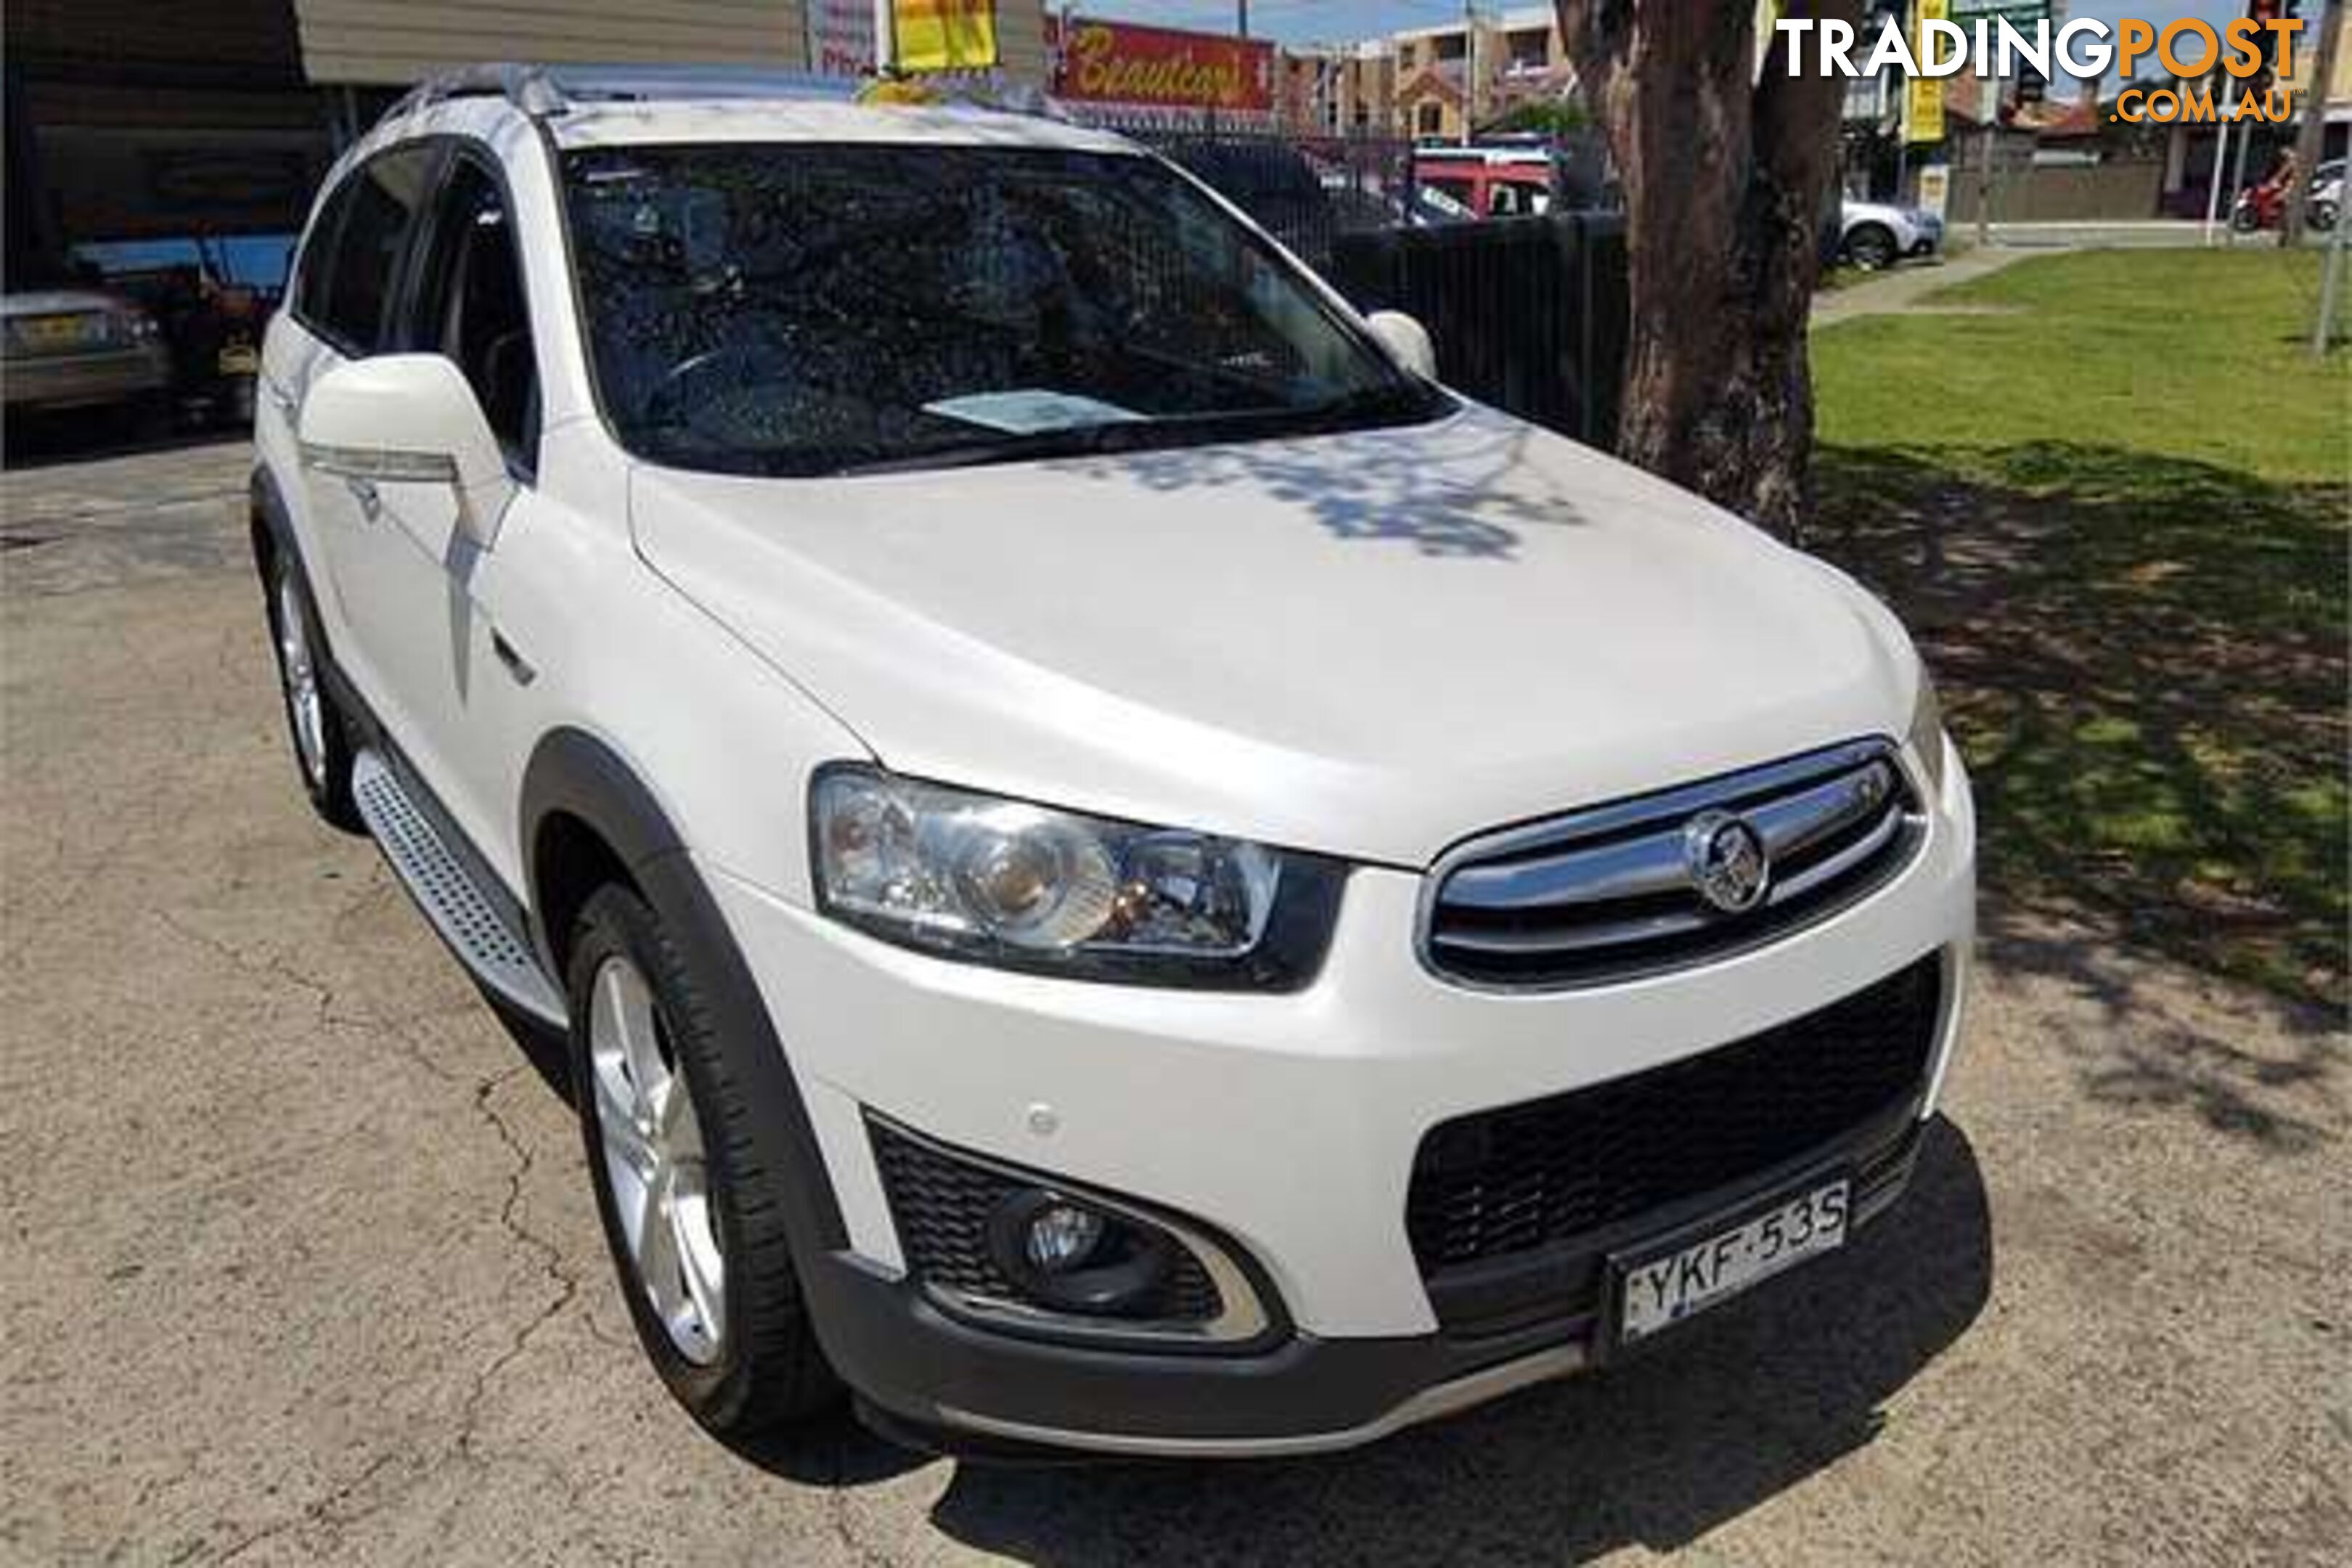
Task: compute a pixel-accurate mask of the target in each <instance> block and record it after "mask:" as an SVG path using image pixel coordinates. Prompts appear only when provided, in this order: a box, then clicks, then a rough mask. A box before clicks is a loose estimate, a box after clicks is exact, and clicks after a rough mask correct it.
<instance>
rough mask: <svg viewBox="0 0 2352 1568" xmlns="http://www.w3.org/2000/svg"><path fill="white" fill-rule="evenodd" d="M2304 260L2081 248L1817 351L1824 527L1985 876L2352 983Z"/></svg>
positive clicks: (2326, 440)
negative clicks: (1980, 844) (1924, 707)
mask: <svg viewBox="0 0 2352 1568" xmlns="http://www.w3.org/2000/svg"><path fill="white" fill-rule="evenodd" d="M2318 260H2319V258H2318V257H2317V256H2315V255H2313V254H2308V253H2306V254H2302V255H2293V256H2289V255H2282V254H2279V253H2276V252H2269V251H2264V252H2238V253H2231V252H2203V251H2142V252H2123V251H2113V252H2095V253H2086V254H2080V255H2069V256H2057V257H2050V258H2038V259H2035V260H2032V261H2027V262H2023V263H2020V264H2018V265H2017V266H2014V267H2012V268H2009V269H2007V270H2006V271H2003V272H2000V273H1996V274H1993V275H1991V276H1990V277H1987V278H1983V279H1978V280H1977V281H1975V282H1973V283H1970V284H1968V285H1965V286H1963V287H1961V288H1958V289H1949V290H1947V291H1945V292H1943V293H1941V294H1938V295H1937V296H1935V297H1934V298H1933V300H1931V301H1930V304H1931V306H1933V307H1942V306H1950V305H1963V306H1968V307H1971V308H1973V309H1976V310H1984V309H1987V308H1990V309H1991V310H1995V311H1997V312H1999V313H1993V314H1983V313H1976V314H1966V315H1961V314H1943V315H1939V314H1935V313H1932V311H1931V312H1930V313H1922V314H1911V315H1903V316H1886V317H1874V318H1864V319H1861V320H1858V321H1851V322H1847V323H1844V324H1842V325H1838V326H1834V327H1831V328H1827V329H1824V330H1823V331H1821V332H1819V333H1817V334H1816V336H1815V338H1814V342H1813V357H1814V370H1815V375H1816V387H1817V391H1818V395H1819V399H1820V414H1821V440H1822V448H1821V455H1820V465H1819V469H1818V474H1819V479H1820V483H1821V490H1822V506H1821V510H1820V519H1819V525H1818V531H1817V533H1816V535H1815V536H1814V537H1813V538H1812V539H1811V541H1810V542H1811V543H1812V544H1813V545H1814V546H1815V547H1816V548H1818V549H1821V550H1822V552H1824V553H1826V554H1828V555H1830V556H1832V558H1835V559H1838V560H1841V561H1842V562H1843V563H1845V564H1847V565H1848V566H1850V567H1852V568H1853V570H1855V571H1856V572H1857V573H1859V574H1861V575H1863V576H1864V578H1865V579H1867V580H1869V581H1871V582H1872V583H1873V584H1875V585H1876V586H1877V587H1878V588H1879V589H1880V590H1881V591H1882V592H1884V593H1885V594H1886V595H1888V596H1889V597H1890V598H1891V599H1892V600H1893V601H1895V604H1896V605H1898V607H1900V608H1901V609H1902V610H1903V611H1904V612H1905V614H1906V618H1908V619H1909V620H1910V622H1911V623H1912V625H1913V626H1914V628H1915V630H1916V631H1917V632H1918V634H1919V637H1920V643H1921V646H1922V647H1923V648H1924V649H1925V650H1926V651H1927V655H1928V657H1929V658H1930V660H1931V661H1932V662H1933V663H1934V664H1935V666H1936V668H1937V676H1938V679H1939V680H1940V681H1941V682H1942V684H1943V687H1944V693H1945V700H1946V707H1947V710H1948V713H1949V714H1950V717H1951V721H1952V726H1953V730H1954V731H1955V733H1956V735H1957V736H1958V739H1959V741H1960V743H1961V746H1962V749H1963V750H1964V751H1965V752H1966V753H1967V754H1968V757H1969V762H1970V763H1971V766H1972V767H1973V768H1974V770H1975V772H1976V774H1977V781H1978V792H1979V807H1980V810H1981V814H1982V825H1983V830H1984V847H1985V865H1986V870H1987V876H1988V879H1989V881H1990V884H1991V886H1992V887H1993V889H1994V890H1995V891H1996V892H1997V893H1999V894H2000V895H2001V896H2002V897H2003V898H2005V899H2007V900H2010V901H2011V903H2012V904H2013V905H2017V906H2021V907H2037V906H2038V907H2047V908H2052V909H2061V910H2067V911H2070V912H2077V913H2081V912H2088V913H2092V914H2095V915H2104V916H2105V917H2106V918H2107V919H2109V920H2110V921H2113V922H2115V923H2116V924H2117V925H2119V926H2120V927H2121V929H2123V930H2124V931H2126V933H2127V934H2128V935H2130V936H2132V937H2135V938H2137V939H2139V940H2142V941H2145V942H2151V943H2153V944H2155V945H2157V946H2158V947H2160V948H2163V949H2165V950H2167V951H2169V952H2174V953H2176V954H2177V955H2179V956H2181V957H2184V958H2188V959H2189V960H2191V961H2193V962H2196V963H2200V964H2203V965H2205V966H2207V967H2210V968H2212V969H2214V970H2217V971H2220V972H2222V973H2231V974H2235V975H2239V976H2242V977H2244V978H2248V979H2252V980H2254V981H2257V982H2259V983H2261V984H2266V985H2269V986H2271V987H2273V988H2274V989H2277V990H2280V991H2283V992H2285V993H2288V994H2297V995H2302V996H2305V997H2309V998H2313V999H2315V1000H2324V1001H2326V1002H2329V1003H2331V1004H2336V1005H2341V1004H2342V1003H2343V1001H2344V1000H2345V997H2346V985H2347V966H2346V922H2347V917H2352V909H2347V893H2346V889H2347V863H2352V834H2347V812H2352V801H2347V790H2346V754H2347V742H2352V727H2347V721H2346V698H2347V679H2352V668H2347V617H2346V606H2347V593H2352V350H2339V351H2338V352H2337V353H2336V355H2335V356H2334V357H2333V358H2332V359H2331V360H2330V361H2329V362H2327V363H2325V364H2319V363H2314V362H2313V361H2312V360H2311V359H2310V358H2309V356H2308V354H2307V353H2306V351H2305V346H2304V345H2305V334H2306V333H2307V331H2308V329H2309V325H2310V320H2311V307H2312V303H2313V301H2314V300H2315V297H2316V294H2317V291H2318Z"/></svg>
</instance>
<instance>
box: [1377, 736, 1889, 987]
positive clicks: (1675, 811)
mask: <svg viewBox="0 0 2352 1568" xmlns="http://www.w3.org/2000/svg"><path fill="white" fill-rule="evenodd" d="M1726 820H1736V821H1737V822H1738V823H1742V824H1745V825H1746V826H1748V828H1749V829H1751V830H1752V832H1753V835H1754V837H1755V839H1756V840H1757V841H1759V842H1760V844H1761V846H1762V847H1763V850H1764V854H1765V858H1766V860H1767V862H1768V863H1769V868H1770V870H1769V879H1767V880H1766V882H1765V884H1764V890H1763V892H1762V894H1761V897H1760V899H1759V901H1758V902H1756V904H1755V905H1754V906H1753V907H1752V908H1748V909H1745V910H1740V911H1738V912H1736V913H1727V912H1725V911H1724V910H1721V909H1719V908H1717V907H1716V906H1715V905H1713V904H1711V903H1710V902H1709V901H1708V900H1707V899H1706V897H1704V896H1703V895H1702V893H1701V891H1700V888H1699V885H1698V882H1697V880H1696V878H1695V877H1694V876H1693V874H1692V871H1691V869H1690V863H1689V862H1690V849H1689V844H1688V839H1689V835H1690V834H1691V832H1692V831H1693V827H1694V824H1701V825H1702V827H1701V830H1704V823H1705V822H1706V821H1715V822H1723V821H1726ZM1924 837H1925V835H1924V832H1923V830H1922V823H1921V819H1920V817H1919V816H1918V815H1917V811H1916V805H1914V802H1913V798H1912V795H1911V793H1910V789H1909V786H1908V785H1907V784H1906V783H1905V782H1904V778H1903V772H1902V769H1901V768H1900V767H1899V766H1898V765H1897V763H1896V760H1895V748H1894V747H1893V746H1892V745H1890V744H1888V743H1887V742H1884V741H1863V742H1854V743H1853V744H1851V745H1844V746H1835V747H1832V748H1831V749H1829V750H1827V751H1823V752H1811V753H1809V754H1808V755H1805V756H1802V757H1796V758H1792V759H1790V761H1788V762H1784V763H1773V764H1771V765H1770V766H1768V767H1761V768H1754V769H1750V770H1748V772H1746V773H1734V774H1731V775H1729V776H1727V777H1725V778H1720V779H1715V780H1711V781H1709V782H1707V783H1705V784H1692V785H1687V786H1685V787H1683V788H1680V789H1673V790H1667V791H1664V792H1662V793H1660V794H1657V795H1642V796H1639V797H1637V798H1635V799H1633V800H1626V801H1620V802H1617V803H1615V804H1614V805H1601V806H1594V807H1591V808H1589V809H1587V810H1583V811H1579V812H1575V813H1572V814H1570V816H1561V817H1555V818H1552V819H1550V820H1549V821H1545V822H1539V823H1536V824H1533V825H1531V826H1526V827H1516V828H1509V829H1506V830H1505V831H1503V832H1500V833H1496V834H1490V835H1487V836H1486V837H1481V838H1477V839H1475V840H1473V841H1471V842H1470V843H1468V844H1465V845H1464V846H1462V847H1460V848H1458V849H1455V850H1454V851H1453V852H1451V853H1450V854H1448V855H1447V856H1446V857H1445V858H1444V859H1443V860H1441V861H1440V862H1439V863H1438V866H1437V869H1436V870H1435V871H1434V872H1433V874H1432V875H1433V892H1432V894H1431V897H1430V900H1429V904H1428V908H1427V910H1426V912H1425V915H1424V918H1423V930H1422V952H1423V957H1424V959H1425V960H1426V962H1427V963H1428V964H1429V966H1430V968H1431V969H1433V970H1434V971H1435V972H1436V973H1439V974H1440V975H1443V976H1444V977H1445V978H1447V979H1451V980H1455V981H1459V982H1462V983H1464V984H1470V985H1476V986H1482V987H1487V988H1497V989H1516V988H1521V987H1525V988H1530V989H1547V988H1548V989H1558V988H1561V987H1566V986H1574V985H1589V984H1601V983H1602V982H1605V981H1611V980H1622V979H1626V978H1629V977H1632V976H1634V975H1638V974H1645V973H1654V972H1656V971H1659V970H1664V969H1671V968H1675V967H1677V966H1679V965H1683V964H1689V963H1704V962H1706V961H1708V960H1711V959H1716V958H1719V957H1722V956H1723V955H1725V954H1726V953H1728V952H1738V951H1741V950H1744V949H1746V948H1749V947H1753V946H1756V945H1758V944H1759V943H1762V942H1770V941H1773V940H1775V939H1777V938H1779V937H1782V936H1785V935H1787V934H1789V933H1790V931H1795V930H1797V929H1799V928H1800V927H1801V926H1804V925H1807V924H1810V923H1811V922H1812V921H1818V920H1821V919H1822V918H1824V917H1825V916H1828V915H1830V914H1833V913H1835V912H1836V911H1837V910H1842V909H1844V908H1846V907H1848V906H1849V905H1851V904H1853V903H1854V902H1855V901H1857V900H1860V899H1862V898H1863V897H1864V896H1865V895H1866V894H1868V893H1869V892H1871V891H1872V890H1873V889H1876V888H1878V887H1880V886H1883V885H1884V884H1885V882H1886V881H1887V880H1888V879H1891V878H1892V877H1894V875H1895V873H1896V872H1897V871H1899V870H1901V869H1902V868H1903V867H1904V866H1905V865H1906V864H1907V863H1908V862H1909V861H1910V859H1911V857H1912V855H1913V854H1914V853H1915V852H1916V850H1917V848H1918V847H1919V844H1920V843H1921V841H1922V840H1923V838H1924Z"/></svg>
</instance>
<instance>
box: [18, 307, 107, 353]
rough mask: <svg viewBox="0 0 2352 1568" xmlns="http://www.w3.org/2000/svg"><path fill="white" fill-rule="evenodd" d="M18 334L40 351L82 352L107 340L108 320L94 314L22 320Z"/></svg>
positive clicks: (20, 320) (38, 317)
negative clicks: (75, 350) (87, 343)
mask: <svg viewBox="0 0 2352 1568" xmlns="http://www.w3.org/2000/svg"><path fill="white" fill-rule="evenodd" d="M16 331H17V332H18V333H19V334H20V335H21V336H22V337H23V339H24V341H25V342H26V345H27V346H29V347H32V348H37V349H70V348H79V347H80V346H81V345H82V344H84V343H86V342H100V340H102V339H103V338H104V337H105V336H106V318H105V317H104V316H101V315H98V314H95V313H87V314H82V315H76V316H32V317H28V318H20V319H19V320H18V321H17V322H16Z"/></svg>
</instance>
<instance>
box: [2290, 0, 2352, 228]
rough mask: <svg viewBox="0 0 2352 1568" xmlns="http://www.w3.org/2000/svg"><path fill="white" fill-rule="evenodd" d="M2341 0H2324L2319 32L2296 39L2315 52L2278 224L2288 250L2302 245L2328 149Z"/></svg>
mask: <svg viewBox="0 0 2352 1568" xmlns="http://www.w3.org/2000/svg"><path fill="white" fill-rule="evenodd" d="M2343 4H2344V0H2327V5H2326V8H2325V9H2324V10H2322V11H2321V12H2320V14H2319V31H2318V33H2317V34H2316V35H2314V34H2313V33H2312V32H2311V31H2310V30H2309V29H2308V28H2306V29H2305V31H2304V33H2303V35H2302V37H2299V38H2297V39H2296V40H2295V42H2296V44H2297V45H2298V47H2301V48H2303V49H2307V50H2313V51H2315V54H2314V55H2313V56H2312V58H2311V72H2310V74H2309V75H2308V76H2306V77H2304V78H2303V79H2304V80H2306V81H2308V82H2310V83H2311V88H2310V90H2308V91H2307V92H2305V94H2304V95H2303V128H2302V129H2301V130H2300V131H2298V132H2295V138H2294V186H2293V187H2292V188H2290V189H2289V190H2288V192H2287V194H2286V215H2285V216H2284V217H2283V218H2281V219H2280V221H2279V243H2280V244H2281V245H2283V246H2286V247H2290V248H2292V247H2295V246H2298V245H2301V244H2302V243H2303V226H2304V219H2305V216H2306V215H2307V214H2308V213H2309V212H2310V210H2311V189H2312V186H2313V185H2314V184H2316V183H2317V182H2316V181H2315V179H2314V178H2313V176H2314V175H2315V174H2318V173H2319V163H2320V158H2321V155H2322V153H2324V152H2325V150H2326V146H2327V84H2328V83H2329V82H2331V81H2334V80H2335V79H2336V37H2337V27H2336V13H2337V12H2338V11H2339V10H2340V9H2342V7H2343ZM2336 205H2337V209H2338V210H2337V212H2336V222H2337V223H2342V222H2343V221H2344V214H2343V211H2342V210H2341V209H2342V206H2343V204H2342V203H2340V202H2339V203H2337V204H2336Z"/></svg>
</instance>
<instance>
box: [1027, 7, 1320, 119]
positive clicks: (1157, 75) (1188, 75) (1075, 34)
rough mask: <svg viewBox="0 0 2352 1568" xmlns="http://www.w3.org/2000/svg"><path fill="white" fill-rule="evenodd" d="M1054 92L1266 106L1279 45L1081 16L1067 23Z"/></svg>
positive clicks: (1191, 104)
mask: <svg viewBox="0 0 2352 1568" xmlns="http://www.w3.org/2000/svg"><path fill="white" fill-rule="evenodd" d="M1059 31H1060V35H1061V36H1060V37H1059V39H1058V40H1057V42H1058V46H1059V47H1057V49H1056V51H1055V53H1056V56H1057V66H1056V69H1055V83H1054V95H1055V97H1056V98H1060V99H1063V100H1066V101H1068V102H1072V103H1100V104H1120V105H1133V106H1135V107H1138V108H1143V109H1179V110H1209V109H1213V110H1223V111H1227V112H1232V113H1237V114H1264V113H1266V112H1268V111H1270V110H1272V109H1273V108H1274V46H1273V45H1272V44H1270V43H1266V42H1265V41H1264V40H1262V39H1257V38H1234V37H1220V36H1218V35H1216V34H1213V33H1183V32H1178V31H1176V30H1175V29H1173V28H1170V27H1139V26H1130V25H1129V24H1127V23H1124V22H1097V21H1093V20H1090V19H1088V18H1087V17H1083V16H1076V17H1072V18H1070V19H1069V20H1068V21H1067V22H1065V23H1062V24H1061V25H1060V28H1059Z"/></svg>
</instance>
